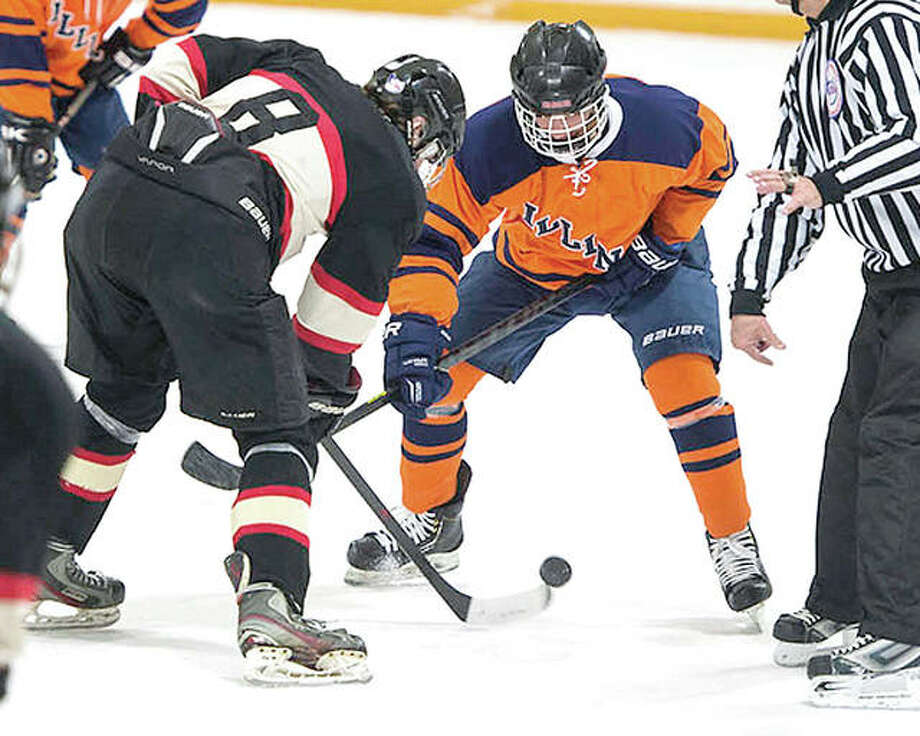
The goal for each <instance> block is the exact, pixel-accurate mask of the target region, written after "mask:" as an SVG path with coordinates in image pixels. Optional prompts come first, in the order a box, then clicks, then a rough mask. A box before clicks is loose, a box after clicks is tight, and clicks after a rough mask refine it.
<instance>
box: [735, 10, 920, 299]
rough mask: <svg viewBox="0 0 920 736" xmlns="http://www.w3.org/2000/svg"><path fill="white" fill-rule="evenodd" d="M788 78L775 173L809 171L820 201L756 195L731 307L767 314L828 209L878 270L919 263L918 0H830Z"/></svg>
mask: <svg viewBox="0 0 920 736" xmlns="http://www.w3.org/2000/svg"><path fill="white" fill-rule="evenodd" d="M810 25H811V29H810V30H809V31H808V33H807V34H806V36H805V39H804V40H803V41H802V43H801V45H800V46H799V48H798V51H797V53H796V56H795V60H794V61H793V63H792V66H791V67H790V68H789V72H788V74H787V75H786V82H785V85H784V87H783V93H782V98H781V100H780V112H781V114H782V125H781V127H780V132H779V137H778V139H777V142H776V148H775V149H774V153H773V159H772V161H771V163H770V167H771V168H775V169H793V170H795V171H797V172H799V173H800V174H803V175H805V176H808V177H810V178H811V179H812V180H813V181H814V182H815V185H816V186H817V187H818V190H819V191H820V192H821V195H822V197H823V198H824V203H825V208H822V209H817V210H811V209H800V210H798V211H797V212H795V213H793V214H791V215H788V216H786V215H784V214H782V212H781V206H782V204H783V202H784V200H785V197H784V196H783V195H780V194H769V195H764V196H761V197H759V198H758V202H757V206H756V207H755V209H754V212H753V214H752V216H751V222H750V225H749V226H748V231H747V234H746V236H745V238H744V242H743V245H742V248H741V252H740V253H739V255H738V262H737V269H736V274H735V282H734V285H733V288H732V290H733V294H732V314H737V313H742V314H743V313H748V314H754V313H760V312H761V310H762V308H763V304H764V302H766V301H768V300H769V299H770V294H771V292H772V290H773V288H774V287H775V286H776V284H777V283H778V282H779V280H780V279H782V278H783V276H785V274H787V273H788V272H789V271H791V270H792V269H794V268H796V267H797V266H798V265H799V264H800V263H801V262H802V260H803V259H804V258H805V256H806V255H807V253H808V250H809V249H810V248H811V246H812V244H813V243H814V241H815V240H816V239H817V238H818V236H819V235H820V234H821V231H822V230H823V228H824V210H825V209H826V208H827V206H830V207H832V208H833V210H834V212H835V213H836V214H837V218H838V220H839V222H840V225H841V227H842V228H843V230H844V231H845V232H846V233H847V234H848V235H850V236H851V237H853V238H855V239H856V240H857V241H858V242H860V243H861V244H862V245H863V246H864V248H865V254H864V264H865V267H866V269H867V270H869V271H873V272H885V271H894V270H895V269H898V268H902V267H904V266H908V265H911V264H914V263H918V262H920V131H918V127H917V123H918V120H920V0H831V2H830V3H829V4H828V6H827V7H826V8H825V10H824V12H822V14H821V16H820V17H819V18H818V19H817V20H816V21H813V22H811V23H810Z"/></svg>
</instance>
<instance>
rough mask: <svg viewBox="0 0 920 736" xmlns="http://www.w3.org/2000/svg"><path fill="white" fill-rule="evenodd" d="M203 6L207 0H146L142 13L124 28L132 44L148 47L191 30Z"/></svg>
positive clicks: (199, 16)
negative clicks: (164, 0) (159, 0)
mask: <svg viewBox="0 0 920 736" xmlns="http://www.w3.org/2000/svg"><path fill="white" fill-rule="evenodd" d="M206 9H207V0H171V1H170V2H165V3H164V2H157V0H150V2H148V4H147V8H146V9H145V10H144V13H143V15H142V16H141V17H140V18H135V19H134V20H132V21H131V22H130V23H128V25H127V27H126V30H125V32H126V33H127V34H128V37H129V38H130V39H131V42H132V43H134V44H135V45H137V46H139V47H141V48H152V47H153V46H156V45H158V44H160V43H163V42H164V41H167V40H169V39H170V38H175V37H176V36H184V35H185V34H187V33H191V32H192V31H194V30H195V29H196V28H197V27H198V24H199V23H200V22H201V19H202V17H203V16H204V12H205V10H206Z"/></svg>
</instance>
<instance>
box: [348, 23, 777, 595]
mask: <svg viewBox="0 0 920 736" xmlns="http://www.w3.org/2000/svg"><path fill="white" fill-rule="evenodd" d="M605 66H606V56H605V54H604V51H603V49H602V48H601V47H600V45H599V44H598V42H597V39H596V38H595V36H594V33H593V32H592V30H591V29H590V28H589V27H588V26H587V25H586V24H585V23H583V22H581V21H579V22H577V23H574V24H563V23H557V24H546V23H544V22H543V21H539V22H537V23H535V24H534V25H532V26H531V27H530V29H529V30H528V31H527V33H526V34H525V36H524V38H523V41H522V42H521V45H520V47H519V49H518V51H517V53H516V54H515V55H514V57H513V59H512V61H511V77H512V85H513V92H514V93H513V96H512V97H510V98H506V99H504V100H501V101H499V102H497V103H495V104H494V105H492V106H490V107H487V108H486V109H484V110H481V111H480V112H478V113H477V114H476V115H474V116H473V117H472V118H470V120H469V121H468V124H467V134H466V139H465V141H464V144H463V146H462V147H461V148H460V150H459V152H458V153H457V154H456V156H455V157H454V159H452V160H451V161H450V162H449V163H448V165H447V167H446V171H445V174H444V176H443V178H442V179H441V181H440V182H439V183H438V184H437V185H436V186H435V187H434V188H433V189H431V190H430V192H429V198H428V199H429V203H428V211H427V213H426V216H425V227H424V230H423V234H422V236H421V238H420V239H419V240H418V241H417V242H416V243H415V244H414V245H413V246H412V248H410V250H409V251H408V252H407V253H406V254H405V255H404V257H403V258H402V261H401V262H400V265H399V268H398V270H397V271H396V273H395V276H394V278H393V280H392V281H391V283H390V294H389V306H390V311H391V314H392V317H391V320H390V322H389V324H388V325H387V329H386V331H385V335H384V347H385V349H386V363H385V376H384V379H385V383H386V386H387V388H388V389H390V390H395V391H396V398H395V399H394V401H393V403H394V405H395V406H396V407H397V408H398V409H399V410H400V411H401V412H402V413H403V414H404V423H403V439H402V465H401V474H402V483H403V504H404V506H405V508H403V509H397V510H396V512H397V515H398V516H397V518H399V519H400V522H401V523H402V525H403V526H404V528H405V529H406V531H407V532H408V533H409V535H410V536H411V537H412V538H413V539H414V541H416V542H417V543H418V544H419V546H420V547H421V548H422V550H423V551H424V552H425V553H426V554H427V556H428V557H429V559H430V560H431V562H432V563H433V564H434V565H435V567H436V568H438V569H440V570H442V571H443V570H450V569H453V568H454V567H456V566H457V564H458V549H459V547H460V544H461V542H462V539H463V534H462V528H461V524H460V511H461V507H462V504H463V500H464V495H465V493H466V490H467V486H468V484H469V481H470V477H471V473H470V468H469V466H468V465H467V464H466V463H465V462H463V461H462V460H461V457H462V453H463V448H464V445H465V443H466V423H467V417H466V409H465V408H464V403H463V402H464V399H465V398H466V396H467V395H468V394H469V393H470V391H471V390H472V389H473V387H474V386H475V385H476V383H477V382H478V381H479V379H480V378H482V376H483V375H485V374H486V373H490V374H492V375H494V376H497V377H498V378H501V379H502V380H505V381H512V382H513V381H515V380H517V378H518V377H519V376H520V375H521V373H523V371H524V369H525V368H526V366H527V365H528V364H529V362H530V361H531V360H532V358H533V357H534V355H535V354H536V353H537V351H538V350H539V349H540V347H541V345H542V344H543V341H544V340H545V339H546V338H547V337H548V336H549V335H551V334H552V333H553V332H555V331H557V330H558V329H560V328H561V327H563V326H564V325H565V324H566V323H568V322H569V321H570V320H571V319H573V318H574V317H576V316H578V315H581V314H599V315H603V314H606V315H610V316H611V317H612V318H613V319H614V320H615V321H616V322H617V323H618V324H619V325H620V326H621V327H622V328H624V329H625V330H626V331H627V332H628V333H629V334H630V336H631V337H632V343H633V352H634V353H635V357H636V359H637V361H638V363H639V367H640V369H641V371H642V378H643V381H644V383H645V386H646V388H647V389H648V391H649V393H650V394H651V398H652V401H653V402H654V404H655V407H656V408H657V410H658V411H659V412H660V413H661V415H662V417H663V418H664V420H665V422H666V423H667V425H668V427H669V429H670V432H671V436H672V438H673V440H674V444H675V446H676V449H677V453H678V456H679V459H680V462H681V463H682V466H683V469H684V471H685V473H686V476H687V479H688V480H689V482H690V486H691V487H692V489H693V492H694V494H695V496H696V500H697V503H698V505H699V508H700V511H701V512H702V515H703V519H704V522H705V525H706V529H707V534H706V536H707V540H708V544H709V551H710V554H711V557H712V560H713V564H714V566H715V570H716V573H717V575H718V578H719V582H720V583H721V586H722V589H723V592H724V594H725V598H726V600H727V602H728V604H729V606H730V607H731V608H732V609H733V610H749V609H753V608H755V607H757V606H759V604H761V603H762V602H763V601H764V600H765V599H766V598H768V597H769V595H770V593H771V588H770V582H769V579H768V578H767V575H766V572H765V571H764V568H763V565H762V563H761V561H760V557H759V553H758V548H757V543H756V540H755V538H754V535H753V534H752V532H751V528H750V525H749V518H750V509H749V507H748V504H747V500H746V494H745V484H744V478H743V476H742V471H741V459H740V449H739V444H738V437H737V432H736V429H735V421H734V410H733V408H732V406H731V404H729V403H728V402H727V401H726V400H725V399H724V398H723V397H722V395H721V390H720V386H719V381H718V379H717V378H716V369H717V368H718V365H719V360H720V357H721V342H720V335H719V322H718V303H717V296H716V289H715V286H714V285H713V283H712V280H711V273H710V271H709V255H708V249H707V245H706V240H705V237H704V234H703V230H702V229H701V224H702V221H703V218H704V216H705V215H706V213H707V212H708V211H709V209H710V207H711V206H712V205H713V203H714V202H715V200H716V198H717V197H718V196H719V193H720V192H721V191H722V188H723V187H724V185H725V182H726V180H727V179H729V177H731V176H732V174H733V173H734V171H735V168H736V164H737V162H736V160H735V157H734V154H733V151H732V145H731V141H730V139H729V136H728V133H727V132H726V130H725V127H724V125H723V124H722V122H721V121H720V120H719V119H718V117H716V115H715V114H714V113H713V112H712V111H711V110H709V109H708V108H706V107H705V106H704V105H702V104H700V103H699V102H698V101H697V100H695V99H692V98H690V97H688V96H686V95H684V94H682V93H680V92H679V91H677V90H675V89H672V88H670V87H663V86H651V85H647V84H644V83H642V82H640V81H638V80H636V79H630V78H625V77H609V78H605V77H604V76H603V75H604V69H605ZM499 217H500V218H501V219H500V224H499V226H498V228H497V230H496V231H495V234H494V237H493V245H494V250H493V251H491V252H484V253H480V254H479V255H478V256H477V257H476V258H475V259H474V260H473V262H472V264H471V266H470V268H469V270H468V271H467V272H466V274H465V275H464V276H463V278H460V273H461V271H462V270H463V265H462V258H463V256H465V255H467V254H469V253H470V252H471V251H472V250H473V249H474V248H475V247H476V246H477V245H479V242H480V241H481V240H482V238H483V237H484V236H485V234H486V232H487V231H488V229H489V227H490V224H491V223H492V222H493V221H494V220H496V219H498V218H499ZM584 273H596V274H601V275H602V276H603V282H602V283H601V285H599V286H593V287H591V288H590V289H588V290H587V291H586V292H582V293H580V294H578V295H577V296H575V297H574V298H572V299H571V300H570V301H568V302H566V303H564V304H563V305H562V306H560V307H557V308H556V309H554V310H553V311H551V312H549V313H548V314H546V315H544V316H543V317H540V318H538V319H537V320H535V321H533V322H531V323H530V324H528V325H527V326H525V327H524V328H522V329H520V330H518V331H517V332H515V333H513V334H512V335H511V336H509V337H507V338H505V339H504V340H502V341H500V342H499V343H497V344H496V345H495V346H493V347H491V348H487V349H486V350H485V351H483V352H481V353H479V354H478V355H476V356H475V357H473V358H471V359H470V360H469V361H468V362H465V363H461V364H459V365H457V366H455V367H454V368H452V369H451V370H450V372H449V374H448V373H445V372H442V371H439V370H437V369H436V367H435V362H436V360H437V357H438V356H439V355H440V354H441V352H442V351H443V350H444V349H445V348H446V347H447V346H448V345H449V343H450V342H451V339H452V340H453V341H454V342H456V343H457V344H460V343H462V342H464V341H465V340H468V339H469V338H471V337H472V336H474V335H475V334H477V333H479V332H481V331H482V330H483V329H485V328H487V327H488V326H490V325H491V324H493V323H495V322H497V321H498V320H500V319H502V318H504V317H506V316H508V315H509V314H510V313H512V312H513V311H515V310H517V309H519V308H520V307H522V306H524V305H526V304H527V303H529V302H531V301H533V300H535V299H537V298H539V297H540V296H541V295H543V294H545V293H546V291H547V290H555V289H558V288H560V287H562V286H563V285H565V284H567V283H569V282H571V281H572V280H573V279H575V278H576V277H578V276H580V275H582V274H584ZM348 563H349V567H348V571H347V573H346V581H347V582H350V583H354V584H365V585H377V584H388V583H392V582H398V581H400V580H404V579H406V578H410V577H413V576H416V575H418V571H417V569H416V568H415V566H414V565H413V564H412V563H411V562H410V561H409V560H408V558H406V556H405V555H404V554H403V553H402V552H401V550H399V548H398V546H397V545H396V543H395V542H394V540H393V539H392V538H391V537H390V536H389V535H388V534H387V533H386V532H383V531H380V532H374V533H371V534H367V535H365V536H364V537H362V538H360V539H358V540H355V541H354V542H352V543H351V546H350V547H349V550H348Z"/></svg>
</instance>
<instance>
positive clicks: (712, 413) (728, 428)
mask: <svg viewBox="0 0 920 736" xmlns="http://www.w3.org/2000/svg"><path fill="white" fill-rule="evenodd" d="M644 379H645V385H646V386H647V387H648V390H649V393H650V394H651V396H652V400H653V401H654V402H655V406H656V408H657V409H658V411H659V412H660V413H661V415H662V416H663V417H664V418H665V420H667V422H668V427H669V428H670V430H671V438H672V439H673V440H674V445H675V447H676V448H677V453H678V456H679V457H680V462H681V464H682V466H683V468H684V472H685V473H686V474H687V480H689V481H690V486H691V487H692V488H693V493H694V495H695V496H696V502H697V505H698V506H699V509H700V512H701V513H702V514H703V520H704V522H705V524H706V529H707V530H708V531H709V533H710V534H711V535H712V536H714V537H724V536H727V535H729V534H733V533H734V532H737V531H740V530H741V529H743V528H744V527H745V525H747V523H748V521H749V520H750V517H751V510H750V507H749V506H748V503H747V494H746V492H745V485H744V475H743V473H742V471H741V449H740V446H739V444H738V432H737V429H736V427H735V410H734V409H733V408H732V406H731V404H729V403H728V402H727V401H725V399H723V398H722V396H721V395H720V394H721V388H720V386H719V379H718V378H716V373H715V369H714V368H713V365H712V360H711V359H710V358H709V357H708V356H706V355H700V354H698V353H682V354H679V355H672V356H669V357H667V358H664V359H662V360H659V361H657V362H656V363H653V364H652V365H651V366H649V368H648V370H646V372H645V376H644Z"/></svg>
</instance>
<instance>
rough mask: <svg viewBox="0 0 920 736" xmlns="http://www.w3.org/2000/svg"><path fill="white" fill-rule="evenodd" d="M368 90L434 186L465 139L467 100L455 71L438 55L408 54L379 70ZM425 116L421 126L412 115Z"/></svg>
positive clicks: (421, 171)
mask: <svg viewBox="0 0 920 736" xmlns="http://www.w3.org/2000/svg"><path fill="white" fill-rule="evenodd" d="M364 93H365V94H366V95H367V96H368V97H369V98H370V99H371V100H372V101H373V102H374V103H375V104H376V105H377V107H379V108H380V111H381V112H382V113H383V114H384V116H386V117H387V118H388V119H389V120H390V121H391V122H392V123H393V124H394V125H395V126H396V127H397V128H399V130H400V131H401V132H402V133H403V135H404V136H405V137H406V142H407V143H408V144H409V148H410V149H411V150H412V157H413V158H414V159H415V163H416V167H417V168H418V171H419V176H421V177H422V181H423V182H424V183H425V186H426V187H427V186H431V184H433V183H434V182H435V181H437V179H438V178H439V176H440V174H441V172H442V171H443V166H444V163H445V162H446V161H447V159H448V158H450V157H451V156H453V155H454V153H456V152H457V149H459V148H460V144H461V143H463V131H464V129H465V127H466V103H465V101H464V99H463V89H462V88H461V87H460V82H459V81H458V79H457V77H456V76H454V73H453V72H452V71H451V70H450V69H448V68H447V65H446V64H444V63H443V62H441V61H438V60H437V59H426V58H424V57H421V56H418V55H417V54H406V55H404V56H400V57H398V58H396V59H393V60H392V61H390V62H388V63H387V64H384V65H383V66H382V67H380V68H379V69H376V70H375V71H374V74H373V76H371V78H370V80H369V81H368V82H367V84H365V85H364ZM417 117H421V118H423V119H424V124H423V125H422V126H421V128H420V129H419V128H415V127H413V119H414V118H417Z"/></svg>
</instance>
